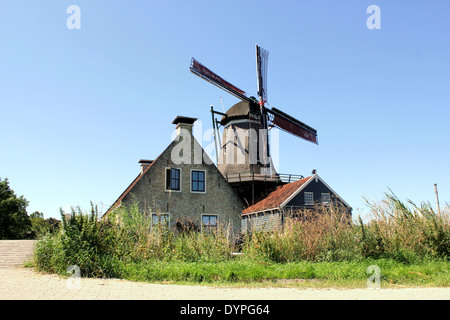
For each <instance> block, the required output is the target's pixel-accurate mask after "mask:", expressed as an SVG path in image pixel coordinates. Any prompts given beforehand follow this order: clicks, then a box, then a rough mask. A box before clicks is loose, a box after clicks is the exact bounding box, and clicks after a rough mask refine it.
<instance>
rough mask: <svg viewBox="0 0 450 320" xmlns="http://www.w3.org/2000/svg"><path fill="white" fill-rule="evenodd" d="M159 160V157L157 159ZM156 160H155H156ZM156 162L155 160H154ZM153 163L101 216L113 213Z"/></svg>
mask: <svg viewBox="0 0 450 320" xmlns="http://www.w3.org/2000/svg"><path fill="white" fill-rule="evenodd" d="M158 158H159V157H158ZM158 158H156V159H158ZM155 161H156V160H155ZM155 161H153V162H152V163H151V164H149V165H148V166H147V167H146V168H145V169H144V170H143V171H142V173H140V174H139V175H138V176H137V177H136V178H135V179H134V180H133V182H131V184H130V185H129V186H128V188H126V189H125V191H124V192H122V194H121V195H120V196H119V198H117V200H116V201H115V202H114V203H113V204H112V205H111V206H110V207H109V209H108V210H107V211H106V212H105V213H104V214H103V216H106V215H107V214H109V213H111V212H113V211H114V210H115V209H116V208H118V207H119V206H120V205H121V203H122V200H123V198H125V196H126V195H127V194H128V193H129V192H130V191H131V189H133V187H134V186H135V185H136V183H138V181H139V180H141V178H142V177H143V176H144V174H145V173H146V172H147V171H148V169H150V167H151V166H152V165H153V164H154V163H155Z"/></svg>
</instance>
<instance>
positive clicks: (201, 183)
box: [191, 170, 206, 192]
mask: <svg viewBox="0 0 450 320" xmlns="http://www.w3.org/2000/svg"><path fill="white" fill-rule="evenodd" d="M205 174H206V173H205V171H198V170H192V171H191V191H192V192H205V191H206V190H205Z"/></svg>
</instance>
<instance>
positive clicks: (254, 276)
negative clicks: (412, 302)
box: [123, 259, 450, 288]
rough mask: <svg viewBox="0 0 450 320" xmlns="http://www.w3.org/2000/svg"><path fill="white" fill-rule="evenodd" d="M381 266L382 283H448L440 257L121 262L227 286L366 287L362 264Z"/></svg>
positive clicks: (149, 273)
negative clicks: (411, 261) (418, 259)
mask: <svg viewBox="0 0 450 320" xmlns="http://www.w3.org/2000/svg"><path fill="white" fill-rule="evenodd" d="M370 265H377V266H378V267H379V268H380V270H381V287H396V286H428V287H445V286H449V285H450V266H449V264H448V263H447V262H445V261H430V262H423V263H420V264H414V265H405V264H403V263H400V262H396V261H394V260H386V259H380V260H364V261H359V262H349V261H347V262H317V263H314V262H307V261H302V262H291V263H273V264H266V263H257V262H250V261H246V260H241V261H226V262H219V263H211V262H181V261H172V262H160V261H154V262H148V263H139V264H128V265H124V266H123V277H124V278H125V279H128V280H132V281H147V282H169V283H182V284H183V283H188V284H194V283H195V284H208V285H229V286H242V285H245V286H248V285H250V286H255V285H256V286H289V287H291V286H296V287H317V288H323V287H334V288H336V287H345V288H348V287H350V288H365V287H367V278H368V277H369V276H370V274H368V273H367V268H368V267H369V266H370Z"/></svg>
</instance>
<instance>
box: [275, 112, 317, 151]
mask: <svg viewBox="0 0 450 320" xmlns="http://www.w3.org/2000/svg"><path fill="white" fill-rule="evenodd" d="M266 110H267V112H268V113H271V114H272V115H273V119H272V123H273V125H274V126H275V127H277V128H280V129H282V130H285V131H287V132H289V133H292V134H293V135H295V136H297V137H299V138H302V139H305V140H307V141H310V142H312V143H315V144H319V143H318V141H317V130H316V129H314V128H311V127H310V126H308V125H306V124H304V123H303V122H301V121H299V120H297V119H295V118H294V117H292V116H290V115H288V114H286V113H284V112H283V111H281V110H279V109H276V108H272V109H266Z"/></svg>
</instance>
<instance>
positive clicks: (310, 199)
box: [305, 192, 314, 206]
mask: <svg viewBox="0 0 450 320" xmlns="http://www.w3.org/2000/svg"><path fill="white" fill-rule="evenodd" d="M313 204H314V193H312V192H305V205H306V206H312V205H313Z"/></svg>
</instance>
